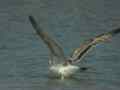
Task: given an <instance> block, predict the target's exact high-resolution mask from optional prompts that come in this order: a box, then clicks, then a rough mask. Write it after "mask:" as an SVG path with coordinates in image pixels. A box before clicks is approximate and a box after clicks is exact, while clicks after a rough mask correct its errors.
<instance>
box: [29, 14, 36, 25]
mask: <svg viewBox="0 0 120 90" xmlns="http://www.w3.org/2000/svg"><path fill="white" fill-rule="evenodd" d="M29 20H30V22H31V24H32V25H33V27H36V25H37V23H36V21H35V19H34V17H33V16H29Z"/></svg>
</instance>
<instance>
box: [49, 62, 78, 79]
mask: <svg viewBox="0 0 120 90" xmlns="http://www.w3.org/2000/svg"><path fill="white" fill-rule="evenodd" d="M78 69H79V67H78V66H75V65H67V66H63V65H61V64H60V65H59V64H58V65H54V66H51V67H50V71H51V72H52V73H53V74H55V75H58V76H63V77H69V76H71V75H72V74H74V73H75V72H76V71H77V70H78Z"/></svg>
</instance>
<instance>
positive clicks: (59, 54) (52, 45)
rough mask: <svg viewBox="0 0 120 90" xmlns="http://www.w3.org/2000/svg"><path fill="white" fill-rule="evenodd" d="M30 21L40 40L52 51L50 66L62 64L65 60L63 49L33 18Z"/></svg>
mask: <svg viewBox="0 0 120 90" xmlns="http://www.w3.org/2000/svg"><path fill="white" fill-rule="evenodd" d="M29 20H30V22H31V24H32V26H33V28H34V29H35V31H36V33H37V34H38V35H39V36H40V38H41V39H42V40H43V42H44V43H45V44H46V45H47V46H48V48H49V50H50V64H53V63H57V62H61V60H65V56H64V52H63V49H62V47H60V45H59V44H58V43H57V42H56V41H55V40H54V39H52V38H51V37H50V36H49V35H48V33H47V32H45V31H43V30H42V29H41V27H40V25H39V24H38V23H37V22H36V20H35V19H34V17H33V16H29Z"/></svg>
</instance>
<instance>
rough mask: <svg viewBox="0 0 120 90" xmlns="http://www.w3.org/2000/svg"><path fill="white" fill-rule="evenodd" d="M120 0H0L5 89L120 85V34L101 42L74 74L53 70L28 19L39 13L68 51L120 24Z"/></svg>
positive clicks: (104, 89) (1, 84) (112, 89)
mask: <svg viewBox="0 0 120 90" xmlns="http://www.w3.org/2000/svg"><path fill="white" fill-rule="evenodd" d="M119 3H120V1H119V0H118V1H115V0H3V1H2V2H1V3H0V90H119V88H120V86H119V84H120V70H119V68H120V47H119V45H120V42H119V41H120V35H118V36H117V37H115V38H114V39H113V41H112V42H110V43H106V44H103V45H100V46H97V48H96V49H94V50H93V51H92V52H91V53H90V54H89V55H88V56H86V57H85V58H84V60H83V62H82V63H81V64H80V66H89V67H90V68H89V69H88V70H87V71H85V72H80V73H77V74H76V75H75V76H74V77H73V78H71V79H66V80H63V81H61V80H59V79H53V78H50V77H49V75H48V63H47V62H48V49H47V48H46V46H45V45H44V44H43V42H42V41H41V40H40V39H39V38H38V36H36V34H35V32H34V29H33V28H32V26H31V24H30V22H29V21H28V16H29V15H34V16H35V18H36V19H37V20H38V22H39V23H40V24H41V27H42V28H43V29H44V30H46V31H48V32H49V33H50V34H51V35H53V36H54V37H56V38H57V39H58V40H59V42H60V43H61V44H62V45H63V47H64V50H65V54H66V55H69V54H70V52H71V51H72V49H73V48H76V47H79V45H80V43H82V42H84V40H87V39H88V38H91V37H94V36H96V35H97V34H99V33H103V32H105V31H109V30H111V29H113V28H116V27H119V26H120V25H119V24H120V17H119V16H120V12H119V8H120V6H119Z"/></svg>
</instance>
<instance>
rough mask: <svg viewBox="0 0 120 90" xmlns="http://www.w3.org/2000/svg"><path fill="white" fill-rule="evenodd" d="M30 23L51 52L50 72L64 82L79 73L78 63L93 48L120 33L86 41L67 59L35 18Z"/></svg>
mask: <svg viewBox="0 0 120 90" xmlns="http://www.w3.org/2000/svg"><path fill="white" fill-rule="evenodd" d="M29 21H30V22H31V24H32V26H33V28H34V29H35V31H36V33H37V35H38V36H39V37H40V38H41V39H42V40H43V42H44V43H45V44H46V46H47V47H48V49H49V51H50V55H49V71H50V72H51V73H52V74H53V75H57V76H58V77H59V78H61V79H62V80H63V79H65V78H67V77H70V76H72V75H73V74H75V73H76V72H77V71H79V69H80V67H79V66H78V65H77V63H80V62H81V60H83V57H84V56H86V55H87V53H88V52H89V51H90V50H91V49H92V48H93V47H95V46H96V45H98V44H100V43H104V42H107V41H109V40H111V38H112V37H113V36H115V35H117V34H118V33H120V28H117V29H114V30H111V31H109V32H106V33H103V34H100V35H97V36H96V37H94V38H92V39H88V40H86V41H85V43H83V44H82V45H80V47H78V48H76V49H75V50H74V51H73V53H72V54H71V55H70V56H69V57H66V56H65V54H64V51H63V48H62V47H61V46H60V44H59V43H58V42H57V41H56V40H55V39H53V38H52V37H51V36H50V35H49V34H48V32H46V31H44V30H42V29H41V27H40V25H39V24H38V23H37V21H36V20H35V18H34V17H33V16H29ZM83 69H85V68H83Z"/></svg>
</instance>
